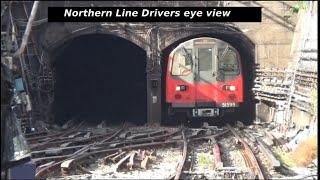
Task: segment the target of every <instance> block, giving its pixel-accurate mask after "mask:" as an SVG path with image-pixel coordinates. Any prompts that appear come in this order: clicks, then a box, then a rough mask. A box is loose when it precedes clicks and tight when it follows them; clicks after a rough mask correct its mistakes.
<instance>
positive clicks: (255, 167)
mask: <svg viewBox="0 0 320 180" xmlns="http://www.w3.org/2000/svg"><path fill="white" fill-rule="evenodd" d="M227 127H228V129H229V130H230V131H231V132H232V134H233V135H234V136H235V137H236V139H237V140H239V141H240V142H241V144H242V145H243V146H242V147H243V148H241V154H242V156H243V159H244V160H245V162H246V164H247V166H248V167H249V168H250V169H251V171H252V173H253V174H254V176H255V177H256V178H258V179H265V177H264V175H263V173H262V171H261V168H260V166H259V164H258V161H257V159H256V157H255V156H254V154H253V152H252V151H251V149H250V147H249V146H248V144H247V143H246V142H245V141H244V140H242V138H241V137H240V136H239V135H238V134H237V132H236V131H235V130H234V129H233V128H232V127H231V126H230V125H229V124H227Z"/></svg>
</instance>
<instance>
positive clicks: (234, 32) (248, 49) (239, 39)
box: [161, 27, 255, 124]
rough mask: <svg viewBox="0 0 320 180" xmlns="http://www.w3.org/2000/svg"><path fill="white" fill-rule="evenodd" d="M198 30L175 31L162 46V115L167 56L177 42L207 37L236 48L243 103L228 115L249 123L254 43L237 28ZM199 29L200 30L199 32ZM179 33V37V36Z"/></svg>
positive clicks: (164, 110)
mask: <svg viewBox="0 0 320 180" xmlns="http://www.w3.org/2000/svg"><path fill="white" fill-rule="evenodd" d="M199 29H200V30H198V31H189V32H187V33H182V34H181V33H177V35H175V36H176V38H175V39H174V40H172V42H171V44H170V45H168V46H166V47H164V48H163V49H162V56H161V62H162V63H161V66H162V78H161V79H162V87H163V88H162V89H163V90H162V94H163V96H162V97H163V98H162V109H163V111H162V113H163V114H162V117H163V118H167V116H166V113H167V104H166V102H165V90H164V89H165V79H166V78H165V74H166V70H167V68H166V67H167V61H168V56H169V54H170V53H171V52H172V50H174V48H176V47H177V46H178V45H179V44H181V43H183V42H186V41H188V40H191V39H195V38H200V37H208V38H216V39H219V40H222V41H225V42H227V43H229V44H231V45H232V46H233V47H234V48H236V49H237V50H238V51H239V53H240V57H241V64H242V66H241V68H242V73H243V75H244V103H243V105H242V106H241V107H240V108H241V111H240V112H241V114H235V116H233V117H230V118H231V119H234V118H239V117H241V119H240V118H239V119H236V120H240V121H243V122H245V123H246V124H250V123H252V122H253V120H254V119H255V101H254V94H253V92H252V87H253V81H254V77H255V70H254V69H255V68H254V67H255V44H254V42H253V41H252V40H250V39H249V38H248V37H247V36H245V35H244V34H243V33H242V32H241V31H240V30H239V29H231V30H226V29H223V30H222V31H220V32H219V31H218V30H215V29H212V31H210V30H201V27H200V28H199ZM199 31H200V32H199ZM179 34H181V35H180V37H179ZM239 115H240V116H239Z"/></svg>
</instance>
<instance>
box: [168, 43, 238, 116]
mask: <svg viewBox="0 0 320 180" xmlns="http://www.w3.org/2000/svg"><path fill="white" fill-rule="evenodd" d="M240 62H241V61H240V55H239V53H238V51H237V50H236V49H235V48H233V47H232V46H231V45H229V44H228V43H226V42H224V41H221V40H218V39H214V38H196V39H192V40H189V41H186V42H184V43H182V44H180V45H179V46H178V47H176V48H175V49H174V50H173V51H172V52H171V53H170V55H169V58H168V65H167V74H166V102H167V103H168V104H169V108H170V109H171V110H179V111H181V110H182V111H186V112H188V113H190V111H193V114H194V111H195V110H196V111H197V108H198V109H199V108H206V109H205V111H207V110H208V112H209V109H208V108H215V109H217V108H219V109H229V110H230V108H236V107H238V106H239V105H240V104H241V103H242V102H243V88H244V87H243V77H242V72H241V63H240ZM211 110H212V112H213V109H211ZM211 110H210V112H211ZM212 114H214V113H209V116H211V115H212ZM217 114H219V113H217Z"/></svg>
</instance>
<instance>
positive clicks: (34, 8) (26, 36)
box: [13, 1, 39, 57]
mask: <svg viewBox="0 0 320 180" xmlns="http://www.w3.org/2000/svg"><path fill="white" fill-rule="evenodd" d="M38 6H39V1H34V3H33V6H32V10H31V14H30V17H29V19H28V24H27V27H26V30H25V32H24V35H23V38H22V42H21V46H20V48H19V49H18V50H17V51H16V52H15V53H14V54H13V57H19V56H20V55H21V54H22V53H23V52H24V49H25V47H26V45H27V43H28V39H29V35H30V32H31V28H32V23H33V21H34V19H35V17H36V14H37V9H38Z"/></svg>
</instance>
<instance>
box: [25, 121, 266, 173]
mask: <svg viewBox="0 0 320 180" xmlns="http://www.w3.org/2000/svg"><path fill="white" fill-rule="evenodd" d="M95 131H96V130H95V129H91V130H88V129H85V128H83V127H82V126H78V127H76V128H73V129H70V130H68V131H65V132H63V133H61V132H53V134H50V133H39V134H38V137H37V136H36V135H29V136H28V137H27V139H28V140H29V141H28V142H29V143H30V144H31V145H34V146H33V147H34V148H32V153H31V154H32V158H33V161H34V162H35V163H36V167H37V170H36V178H37V179H43V178H49V177H56V178H59V177H60V178H63V177H69V176H70V177H73V176H76V175H78V176H79V175H81V174H82V175H86V176H88V175H90V176H95V175H96V174H97V172H99V173H100V172H101V171H102V170H99V168H100V169H101V168H104V169H103V174H104V176H101V177H100V176H99V177H96V178H114V176H116V177H117V178H130V177H131V176H129V175H128V174H132V173H133V174H134V172H135V171H139V172H140V173H147V172H149V173H151V172H152V173H154V172H155V171H156V170H157V169H162V168H169V167H171V168H169V169H170V170H169V169H168V170H167V171H166V172H164V173H167V174H166V176H164V177H163V178H167V179H187V178H190V179H196V178H207V179H212V178H235V179H243V178H245V179H247V178H249V179H255V178H256V179H265V177H270V176H266V175H265V174H263V173H262V170H261V168H260V165H261V162H260V161H259V162H258V161H257V159H256V156H255V155H257V153H254V152H253V151H252V150H251V148H252V147H250V146H249V145H248V144H247V142H246V141H245V140H243V139H242V138H241V136H240V135H239V134H238V133H237V132H236V130H235V129H233V128H232V127H231V126H230V125H227V126H226V127H222V128H220V129H218V128H216V127H210V126H206V127H202V128H187V127H184V126H181V127H177V128H165V127H160V128H146V127H144V128H142V129H141V128H140V129H139V127H127V126H126V125H123V126H121V127H117V128H113V129H105V130H104V131H103V133H96V132H95ZM100 131H101V129H100ZM48 137H49V138H50V140H49V141H47V142H43V141H44V139H47V138H48ZM54 137H56V138H54ZM64 138H65V139H64ZM225 139H229V141H230V142H232V143H225V142H222V141H223V140H225ZM223 144H227V145H230V146H232V147H233V150H234V151H235V152H238V153H239V154H238V156H239V155H241V156H240V158H238V159H240V161H242V162H237V163H233V164H232V163H231V164H230V162H228V161H230V160H228V158H227V159H226V158H225V156H235V155H234V154H233V155H230V154H232V153H233V151H232V148H228V147H224V146H223ZM36 145H37V146H36ZM228 154H229V155H228ZM260 154H261V153H260ZM172 159H174V160H172ZM169 162H170V163H171V164H170V166H169V165H168V167H166V166H167V165H162V164H165V163H167V164H168V163H169ZM259 163H260V164H259ZM93 166H94V167H93ZM244 166H245V167H244ZM97 169H98V170H97ZM244 169H245V170H244ZM268 170H269V169H268ZM159 171H160V170H159ZM169 171H170V172H169ZM99 173H98V174H99ZM121 173H122V174H125V175H128V176H124V175H121ZM100 174H101V173H100ZM138 174H139V173H138ZM162 174H163V173H162ZM139 176H140V174H139ZM152 177H157V176H151V175H150V178H152ZM158 178H159V177H158Z"/></svg>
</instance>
